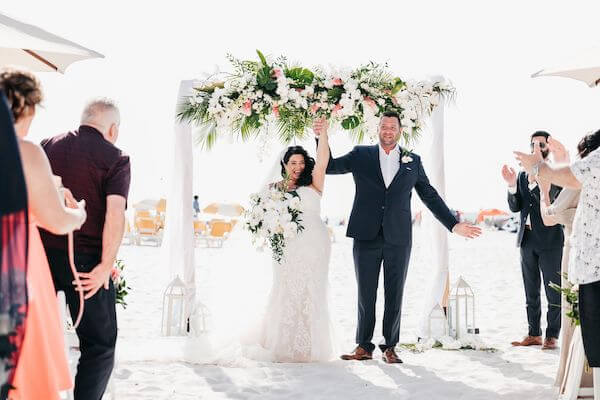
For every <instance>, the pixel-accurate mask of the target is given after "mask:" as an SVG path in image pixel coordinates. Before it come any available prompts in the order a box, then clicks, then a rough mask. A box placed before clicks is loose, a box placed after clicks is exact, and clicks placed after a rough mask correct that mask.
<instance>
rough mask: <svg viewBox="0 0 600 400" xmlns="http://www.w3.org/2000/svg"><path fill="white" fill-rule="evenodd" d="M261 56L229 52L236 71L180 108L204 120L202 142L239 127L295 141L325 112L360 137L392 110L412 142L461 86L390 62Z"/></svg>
mask: <svg viewBox="0 0 600 400" xmlns="http://www.w3.org/2000/svg"><path fill="white" fill-rule="evenodd" d="M257 53H258V56H259V60H258V61H242V60H238V59H236V58H234V57H231V56H229V61H230V62H231V64H232V66H233V69H234V72H233V73H228V74H225V79H222V80H216V79H214V77H213V78H212V79H211V78H209V79H207V81H206V82H204V84H203V86H201V87H197V88H195V90H194V93H193V94H192V95H191V96H188V97H186V98H184V99H183V101H182V103H181V104H180V105H179V111H178V118H179V119H180V120H183V121H189V122H192V123H194V124H196V125H198V126H199V127H200V128H201V129H200V130H199V141H200V143H201V144H202V145H203V146H204V147H207V148H210V147H212V146H213V145H214V143H215V141H216V139H217V135H218V134H225V133H229V132H233V133H234V134H239V135H240V136H241V137H242V139H249V138H252V137H256V136H259V135H261V134H262V135H267V136H270V135H271V133H270V132H271V130H269V129H263V128H268V127H269V126H270V124H271V123H273V124H274V125H275V126H276V127H277V132H278V135H279V139H280V140H281V141H282V142H284V143H289V142H290V141H292V140H293V139H295V138H302V137H304V135H305V134H306V132H307V131H308V130H309V129H310V127H311V126H312V123H313V121H314V120H315V119H316V118H321V117H325V118H327V119H328V120H330V121H332V123H334V124H339V126H340V127H341V128H342V129H344V130H346V131H348V132H350V133H352V134H353V135H354V136H355V139H356V140H357V141H358V142H361V141H362V140H363V139H364V137H365V135H368V136H370V137H371V138H373V137H375V135H376V134H377V126H378V121H379V117H380V116H381V114H382V113H384V112H385V111H396V112H397V113H398V114H399V115H400V119H401V125H402V127H403V128H404V130H403V139H404V141H405V142H406V143H409V142H411V141H412V140H414V139H416V138H417V137H418V134H419V132H420V130H421V127H422V124H423V120H424V118H425V117H427V116H428V115H429V114H430V113H431V112H432V111H433V109H434V108H435V107H436V106H437V105H438V104H439V102H440V101H441V100H442V99H443V98H444V97H446V96H452V95H453V93H454V88H453V87H452V86H451V85H449V84H446V83H443V82H429V81H419V82H417V81H404V80H402V79H401V78H398V77H394V76H393V75H392V74H390V72H389V71H388V68H387V65H380V64H376V63H373V62H370V63H369V64H366V65H364V66H361V67H358V68H356V69H354V70H339V71H329V72H324V71H323V70H321V69H320V68H315V69H313V70H310V69H307V68H304V67H302V66H297V65H290V64H289V63H288V62H287V59H286V58H285V57H279V58H278V59H277V60H275V61H269V60H267V58H266V57H265V56H264V55H263V54H262V53H261V52H260V51H257Z"/></svg>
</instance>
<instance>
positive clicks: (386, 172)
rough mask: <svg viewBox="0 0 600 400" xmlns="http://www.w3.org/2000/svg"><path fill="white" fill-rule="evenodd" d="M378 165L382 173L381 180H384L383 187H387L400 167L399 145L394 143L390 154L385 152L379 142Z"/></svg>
mask: <svg viewBox="0 0 600 400" xmlns="http://www.w3.org/2000/svg"><path fill="white" fill-rule="evenodd" d="M379 165H380V167H381V175H383V182H385V187H386V188H388V187H390V185H391V184H392V181H393V180H394V177H395V176H396V174H397V173H398V170H399V169H400V147H399V146H398V145H396V146H395V147H394V148H393V149H392V150H390V154H387V153H386V152H385V150H384V149H383V147H381V144H379Z"/></svg>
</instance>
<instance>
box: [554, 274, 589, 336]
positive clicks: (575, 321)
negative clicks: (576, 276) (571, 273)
mask: <svg viewBox="0 0 600 400" xmlns="http://www.w3.org/2000/svg"><path fill="white" fill-rule="evenodd" d="M563 276H564V278H565V282H567V284H566V287H561V286H560V285H557V284H556V283H554V282H550V284H549V286H550V287H551V288H552V289H554V290H556V291H557V292H559V293H561V294H562V295H563V296H565V300H566V301H567V304H568V306H567V312H566V314H565V315H566V316H567V317H569V319H570V320H571V325H573V326H578V325H579V324H580V323H581V321H580V319H579V290H578V289H577V288H575V286H574V285H573V284H572V283H570V282H569V281H568V279H567V274H566V273H565V274H563ZM552 305H553V306H554V307H561V305H560V304H552Z"/></svg>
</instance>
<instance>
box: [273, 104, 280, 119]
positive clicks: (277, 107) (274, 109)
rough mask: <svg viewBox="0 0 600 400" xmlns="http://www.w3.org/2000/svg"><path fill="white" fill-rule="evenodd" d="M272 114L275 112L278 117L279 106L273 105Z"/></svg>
mask: <svg viewBox="0 0 600 400" xmlns="http://www.w3.org/2000/svg"><path fill="white" fill-rule="evenodd" d="M273 114H275V116H276V117H277V118H279V106H278V105H274V106H273Z"/></svg>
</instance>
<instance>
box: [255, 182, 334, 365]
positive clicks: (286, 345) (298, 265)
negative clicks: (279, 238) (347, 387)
mask: <svg viewBox="0 0 600 400" xmlns="http://www.w3.org/2000/svg"><path fill="white" fill-rule="evenodd" d="M297 193H298V195H299V197H300V200H301V207H302V210H303V214H302V225H303V226H304V228H305V229H304V230H303V231H302V232H301V233H300V234H299V235H298V236H297V237H296V238H294V239H292V240H290V241H289V242H288V243H287V244H286V248H285V251H284V260H283V261H282V263H281V264H278V263H274V264H273V286H272V289H271V294H270V297H269V302H268V306H267V310H266V315H265V318H264V322H263V326H262V334H261V338H260V341H261V343H260V344H261V346H262V347H264V348H265V349H267V350H268V352H269V353H270V358H271V359H272V360H273V361H278V362H309V361H327V360H330V359H331V358H332V356H333V337H332V331H331V324H330V319H329V307H328V299H327V291H328V273H329V258H330V253H331V242H330V239H329V234H328V232H327V227H326V226H325V224H324V223H323V222H322V221H321V216H320V214H321V197H320V195H319V194H318V193H317V192H316V191H315V190H314V189H312V188H310V187H300V188H298V190H297Z"/></svg>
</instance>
